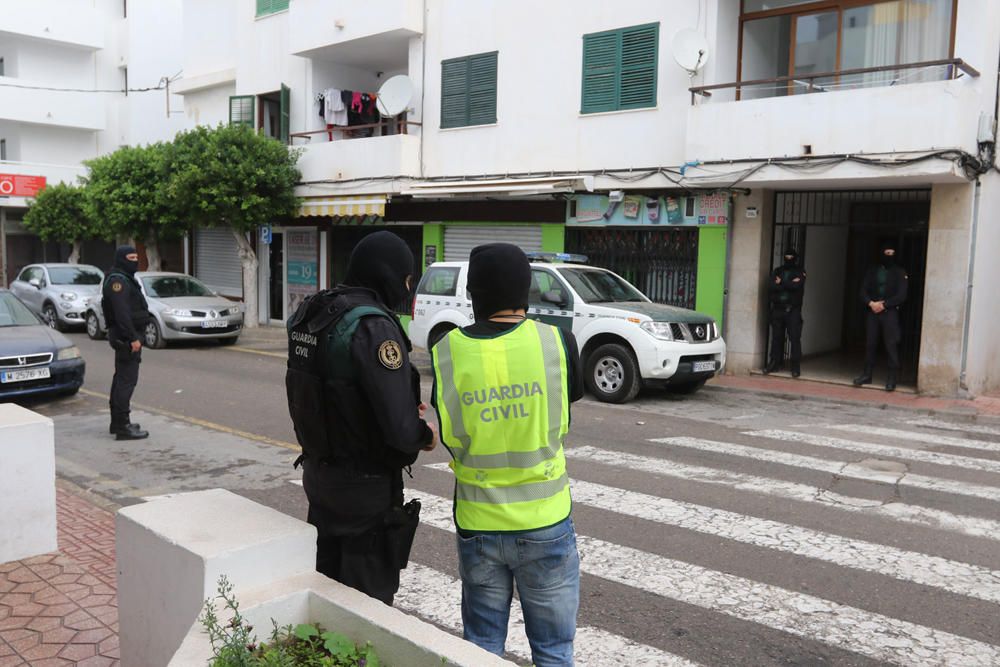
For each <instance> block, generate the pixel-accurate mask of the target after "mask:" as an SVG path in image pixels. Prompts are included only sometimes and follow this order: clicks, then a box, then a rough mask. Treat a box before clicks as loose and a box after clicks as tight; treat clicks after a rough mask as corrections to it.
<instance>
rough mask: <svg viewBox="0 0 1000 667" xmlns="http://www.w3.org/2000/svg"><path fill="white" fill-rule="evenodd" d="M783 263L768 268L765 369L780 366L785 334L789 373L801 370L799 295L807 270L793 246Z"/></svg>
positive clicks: (787, 250) (793, 375)
mask: <svg viewBox="0 0 1000 667" xmlns="http://www.w3.org/2000/svg"><path fill="white" fill-rule="evenodd" d="M783 257H784V263H783V264H782V265H781V266H779V267H778V268H776V269H775V270H774V271H773V272H771V282H770V285H769V286H768V287H769V291H768V295H769V300H770V303H771V359H770V361H769V362H768V364H767V366H765V368H764V373H773V372H774V371H776V370H778V369H779V368H781V365H782V360H783V357H784V355H785V334H786V333H787V334H788V342H789V343H790V344H791V347H792V353H791V357H790V358H789V362H790V364H791V371H792V377H798V376H799V375H800V374H801V372H802V371H801V368H800V364H801V362H802V295H803V293H804V292H805V287H806V272H805V271H803V270H802V269H801V268H800V267H799V254H798V252H796V251H795V249H794V248H788V249H786V250H785V252H784V255H783Z"/></svg>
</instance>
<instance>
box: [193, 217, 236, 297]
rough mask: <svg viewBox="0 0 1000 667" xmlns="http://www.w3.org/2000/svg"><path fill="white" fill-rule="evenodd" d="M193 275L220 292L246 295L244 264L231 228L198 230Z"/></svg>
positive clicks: (195, 234) (196, 232)
mask: <svg viewBox="0 0 1000 667" xmlns="http://www.w3.org/2000/svg"><path fill="white" fill-rule="evenodd" d="M194 275H195V277H196V278H198V279H199V280H201V281H202V282H203V283H205V284H206V285H208V286H209V287H211V288H212V289H214V290H215V291H216V292H218V293H219V294H224V295H225V296H232V297H238V298H242V297H243V267H242V266H241V264H240V255H239V251H238V248H237V246H236V239H234V238H233V233H232V231H230V230H229V229H227V228H222V229H197V230H195V233H194Z"/></svg>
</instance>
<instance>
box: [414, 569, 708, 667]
mask: <svg viewBox="0 0 1000 667" xmlns="http://www.w3.org/2000/svg"><path fill="white" fill-rule="evenodd" d="M399 574H400V584H399V593H397V594H396V599H395V604H396V606H397V607H398V608H400V609H403V610H404V611H407V612H409V613H411V614H416V615H417V616H420V617H421V618H423V619H425V620H427V621H430V622H432V623H435V624H437V625H439V626H441V627H444V628H447V629H448V630H451V631H452V632H454V633H456V634H459V635H460V634H461V632H462V613H461V610H462V583H461V582H460V581H459V580H458V579H456V578H454V577H451V576H449V575H447V574H444V573H442V572H438V571H437V570H435V569H432V568H429V567H427V566H424V565H420V564H419V563H410V564H409V565H408V566H407V567H406V569H405V570H403V571H402V572H400V573H399ZM506 649H507V651H508V652H509V653H511V654H513V655H515V656H517V657H518V658H519V659H520V660H524V661H525V662H531V646H530V645H529V644H528V638H527V636H526V635H525V634H524V616H523V614H522V612H521V604H520V602H518V600H517V598H515V599H514V600H513V602H512V603H511V605H510V625H509V629H508V632H507V646H506ZM573 653H574V656H575V661H576V664H577V665H580V667H586V666H588V665H593V666H594V667H604V665H613V664H625V665H643V666H647V665H648V666H649V667H658V666H659V665H665V666H667V667H695V666H696V663H693V662H691V661H689V660H685V659H684V658H681V657H678V656H675V655H672V654H670V653H667V652H665V651H661V650H659V649H657V648H654V647H652V646H646V645H645V644H639V643H636V642H633V641H632V640H630V639H626V638H625V637H622V636H621V635H616V634H614V633H611V632H606V631H604V630H600V629H598V628H594V627H590V626H580V627H578V628H577V629H576V640H575V641H574V642H573Z"/></svg>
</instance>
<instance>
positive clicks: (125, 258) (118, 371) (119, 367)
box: [101, 246, 149, 440]
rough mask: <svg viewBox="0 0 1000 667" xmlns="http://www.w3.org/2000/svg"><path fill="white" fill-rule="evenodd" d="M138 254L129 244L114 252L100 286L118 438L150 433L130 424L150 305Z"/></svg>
mask: <svg viewBox="0 0 1000 667" xmlns="http://www.w3.org/2000/svg"><path fill="white" fill-rule="evenodd" d="M138 270H139V255H138V254H137V253H136V251H135V248H133V247H132V246H121V247H119V248H118V249H117V250H116V251H115V265H114V266H113V267H112V268H111V269H110V270H109V271H108V275H107V276H105V278H104V285H103V287H102V290H101V291H102V300H101V309H102V310H103V311H104V321H105V323H106V324H107V327H108V342H109V343H110V344H111V347H112V348H113V349H114V351H115V376H114V378H113V379H112V380H111V401H110V403H111V427H110V429H109V430H110V431H111V433H113V434H114V436H115V439H117V440H141V439H143V438H148V437H149V433H148V432H146V431H144V430H142V428H141V427H140V426H139V425H138V424H133V423H131V420H130V419H129V414H130V412H131V406H130V403H131V401H132V392H134V391H135V385H136V384H137V383H138V382H139V363H140V362H141V361H142V339H141V336H142V332H144V331H145V330H146V324H147V323H148V322H149V305H148V304H147V303H146V297H144V296H143V295H142V290H141V289H139V282H138V281H137V280H136V279H135V272H136V271H138Z"/></svg>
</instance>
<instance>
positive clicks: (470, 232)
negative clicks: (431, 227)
mask: <svg viewBox="0 0 1000 667" xmlns="http://www.w3.org/2000/svg"><path fill="white" fill-rule="evenodd" d="M497 242H503V243H513V244H514V245H516V246H518V247H519V248H521V249H522V250H524V252H541V251H542V227H541V225H445V228H444V261H446V262H464V261H466V260H467V259H469V253H470V252H472V249H473V248H475V247H476V246H477V245H482V244H484V243H497Z"/></svg>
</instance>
